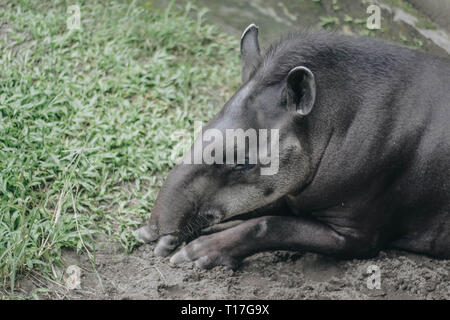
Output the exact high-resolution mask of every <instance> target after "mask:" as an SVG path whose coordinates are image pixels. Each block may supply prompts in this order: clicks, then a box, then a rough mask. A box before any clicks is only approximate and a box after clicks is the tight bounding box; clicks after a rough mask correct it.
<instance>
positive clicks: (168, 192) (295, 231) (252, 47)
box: [138, 25, 450, 268]
mask: <svg viewBox="0 0 450 320" xmlns="http://www.w3.org/2000/svg"><path fill="white" fill-rule="evenodd" d="M257 36H258V29H257V28H256V26H254V25H251V26H249V27H248V28H247V29H246V30H245V31H244V34H243V36H242V39H241V55H242V65H243V69H242V78H243V85H242V87H241V88H240V89H239V90H238V91H237V92H236V93H235V95H234V96H233V97H232V98H231V99H230V100H229V101H228V102H227V103H226V104H225V106H224V107H223V108H222V110H221V111H220V112H219V113H218V114H217V115H216V116H215V117H214V118H213V119H212V120H211V121H210V122H209V123H208V124H207V126H206V127H205V128H204V130H206V129H210V128H215V129H217V130H219V131H220V132H222V133H224V135H225V130H226V129H237V128H242V129H244V130H246V129H249V128H253V129H278V130H279V169H278V172H277V173H276V174H273V175H262V174H261V167H262V164H260V163H257V164H256V165H252V164H247V163H244V164H238V163H234V164H195V165H192V164H183V163H180V164H179V165H177V166H175V167H174V168H173V169H172V170H171V172H170V173H169V175H168V177H167V179H166V181H165V183H164V185H163V187H162V189H161V191H160V193H159V195H158V198H157V200H156V203H155V206H154V209H153V212H152V214H151V217H150V220H149V222H148V224H147V225H146V226H144V227H142V228H141V229H139V230H138V236H139V237H140V238H141V239H142V240H143V241H145V242H152V241H156V240H159V241H158V244H157V246H156V248H155V254H157V255H161V256H168V255H170V254H172V253H173V252H175V250H176V249H177V248H178V247H179V246H180V244H181V243H183V242H188V244H187V245H185V246H184V247H182V248H181V249H180V250H178V251H177V252H176V253H174V254H173V255H172V257H171V258H170V261H171V262H172V263H181V262H185V261H192V262H195V263H196V265H197V266H199V267H201V268H211V267H214V266H216V265H225V266H229V267H232V268H234V267H236V266H237V265H238V264H239V262H240V261H241V260H242V259H243V258H245V257H247V256H249V255H251V254H253V253H255V252H259V251H264V250H274V249H285V250H306V251H313V252H318V253H322V254H327V255H333V256H337V257H342V258H354V257H370V256H373V255H375V254H377V252H378V251H379V250H380V249H381V248H384V247H395V248H399V249H404V250H409V251H414V252H418V253H423V254H428V255H432V256H437V257H450V247H449V246H450V222H449V215H450V200H449V199H450V184H449V181H450V131H449V129H448V128H449V126H448V123H449V121H450V107H449V103H448V101H450V93H449V92H450V90H449V89H450V88H449V83H450V81H449V80H450V76H449V75H450V63H449V61H448V60H445V59H441V58H437V57H433V56H430V55H427V54H424V53H419V52H415V51H412V50H409V49H406V48H403V47H399V46H395V45H391V44H386V43H383V42H380V41H376V40H369V39H366V38H357V39H355V38H350V37H343V36H336V35H329V34H326V33H312V34H310V33H299V34H293V35H290V36H288V37H286V38H284V39H282V40H281V41H280V42H278V43H277V44H275V45H274V46H273V47H272V48H271V49H269V50H268V52H267V53H266V54H265V55H262V54H261V53H260V49H259V45H258V37H257ZM200 138H201V137H200ZM200 138H199V139H200ZM197 142H198V141H197ZM224 148H234V146H233V145H226V146H225V147H224ZM237 217H240V218H244V219H245V221H244V222H242V223H239V224H237V225H234V226H233V227H230V228H227V229H225V230H223V231H220V232H216V233H212V234H209V235H204V236H200V237H198V236H199V234H200V231H201V230H202V229H204V228H206V227H209V226H212V225H217V224H219V223H221V222H223V221H230V220H232V219H234V218H237Z"/></svg>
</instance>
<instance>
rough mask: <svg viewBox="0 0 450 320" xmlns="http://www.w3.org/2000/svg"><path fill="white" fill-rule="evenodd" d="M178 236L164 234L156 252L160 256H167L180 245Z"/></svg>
mask: <svg viewBox="0 0 450 320" xmlns="http://www.w3.org/2000/svg"><path fill="white" fill-rule="evenodd" d="M178 243H179V242H178V238H177V237H175V236H171V235H168V236H164V237H162V238H161V239H159V241H158V244H157V245H156V248H155V250H154V253H155V254H156V255H157V256H160V257H167V256H168V255H169V254H170V253H172V251H173V250H175V249H176V247H177V246H178Z"/></svg>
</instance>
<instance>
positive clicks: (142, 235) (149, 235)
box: [134, 226, 158, 243]
mask: <svg viewBox="0 0 450 320" xmlns="http://www.w3.org/2000/svg"><path fill="white" fill-rule="evenodd" d="M134 235H135V236H136V237H137V238H138V239H140V240H142V241H144V242H145V243H150V242H153V241H155V240H156V239H158V234H157V233H156V232H153V230H151V229H149V227H148V226H143V227H142V228H139V229H137V230H136V231H134Z"/></svg>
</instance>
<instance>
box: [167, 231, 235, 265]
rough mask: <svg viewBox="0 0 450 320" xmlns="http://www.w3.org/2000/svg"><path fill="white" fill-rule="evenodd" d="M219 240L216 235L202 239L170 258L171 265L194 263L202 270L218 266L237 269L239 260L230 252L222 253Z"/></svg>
mask: <svg viewBox="0 0 450 320" xmlns="http://www.w3.org/2000/svg"><path fill="white" fill-rule="evenodd" d="M217 240H218V239H217V238H216V237H215V235H210V236H203V237H200V238H198V239H196V240H194V241H192V242H191V243H189V244H188V245H186V246H185V247H184V248H182V249H181V250H179V251H178V252H177V253H175V254H174V255H173V256H172V257H171V258H170V263H171V264H179V263H182V262H189V261H192V262H195V265H196V266H197V267H199V268H201V269H211V268H213V267H216V266H225V267H229V268H231V269H235V268H236V267H237V265H238V263H237V260H235V259H234V258H233V257H232V256H230V255H229V254H228V252H226V251H222V250H221V248H220V247H218V246H217V243H216V241H217Z"/></svg>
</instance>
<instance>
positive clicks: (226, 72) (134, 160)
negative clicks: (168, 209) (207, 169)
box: [0, 0, 239, 297]
mask: <svg viewBox="0 0 450 320" xmlns="http://www.w3.org/2000/svg"><path fill="white" fill-rule="evenodd" d="M78 3H79V5H80V9H81V30H72V31H71V30H68V29H67V25H66V20H67V18H68V16H69V15H68V13H67V7H68V6H69V5H72V4H73V3H72V1H69V2H65V1H56V0H55V1H49V2H45V1H39V0H36V1H17V2H16V1H12V2H6V1H0V52H1V55H0V295H1V292H3V295H4V297H6V295H10V294H13V290H14V288H15V287H16V284H17V279H18V276H19V275H24V274H29V273H32V272H38V273H39V274H41V275H44V276H45V277H48V278H49V279H52V280H54V281H60V280H61V271H58V270H60V269H61V267H62V261H61V250H62V248H73V249H76V250H77V251H78V252H79V253H82V252H83V253H84V254H87V255H88V256H89V257H90V258H91V259H93V260H95V238H96V235H99V234H103V235H105V236H106V237H107V239H109V240H110V241H119V242H120V243H121V245H122V246H123V248H124V249H125V250H126V251H128V252H129V251H130V250H131V249H132V248H133V246H134V245H135V239H134V237H133V236H132V233H131V232H132V231H133V230H134V229H135V228H136V227H137V226H138V225H140V224H141V223H142V221H143V218H148V216H149V213H150V212H151V209H152V206H153V202H154V200H155V197H156V194H157V190H158V188H159V185H160V183H161V179H162V178H161V177H163V176H164V175H165V173H166V172H167V171H168V170H169V168H170V167H171V166H173V163H172V161H171V160H170V157H169V155H170V152H171V148H172V147H173V146H174V145H175V144H176V143H177V141H176V139H173V138H172V137H173V133H174V132H175V131H176V130H177V129H189V130H191V128H192V127H193V122H194V120H207V119H209V118H211V117H212V115H213V114H214V113H215V112H216V111H217V110H218V108H219V107H220V106H221V104H222V103H223V102H224V101H225V100H226V98H227V97H229V96H230V95H231V93H232V91H233V90H235V89H236V87H237V85H238V81H239V62H238V43H237V41H236V40H234V39H231V38H229V37H228V36H226V35H224V34H221V33H219V32H218V31H217V29H216V28H215V27H213V26H210V25H207V24H204V23H203V21H202V18H201V15H202V13H203V12H199V13H200V14H198V16H197V18H195V14H196V13H195V12H196V11H195V10H196V9H195V8H193V7H192V6H188V7H187V8H186V10H184V11H182V12H177V11H174V10H173V9H168V10H166V11H156V10H149V9H147V8H146V6H144V5H141V3H139V2H137V3H136V2H132V3H130V2H121V1H98V2H97V1H85V2H83V1H79V2H78ZM193 15H194V18H192V16H193Z"/></svg>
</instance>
